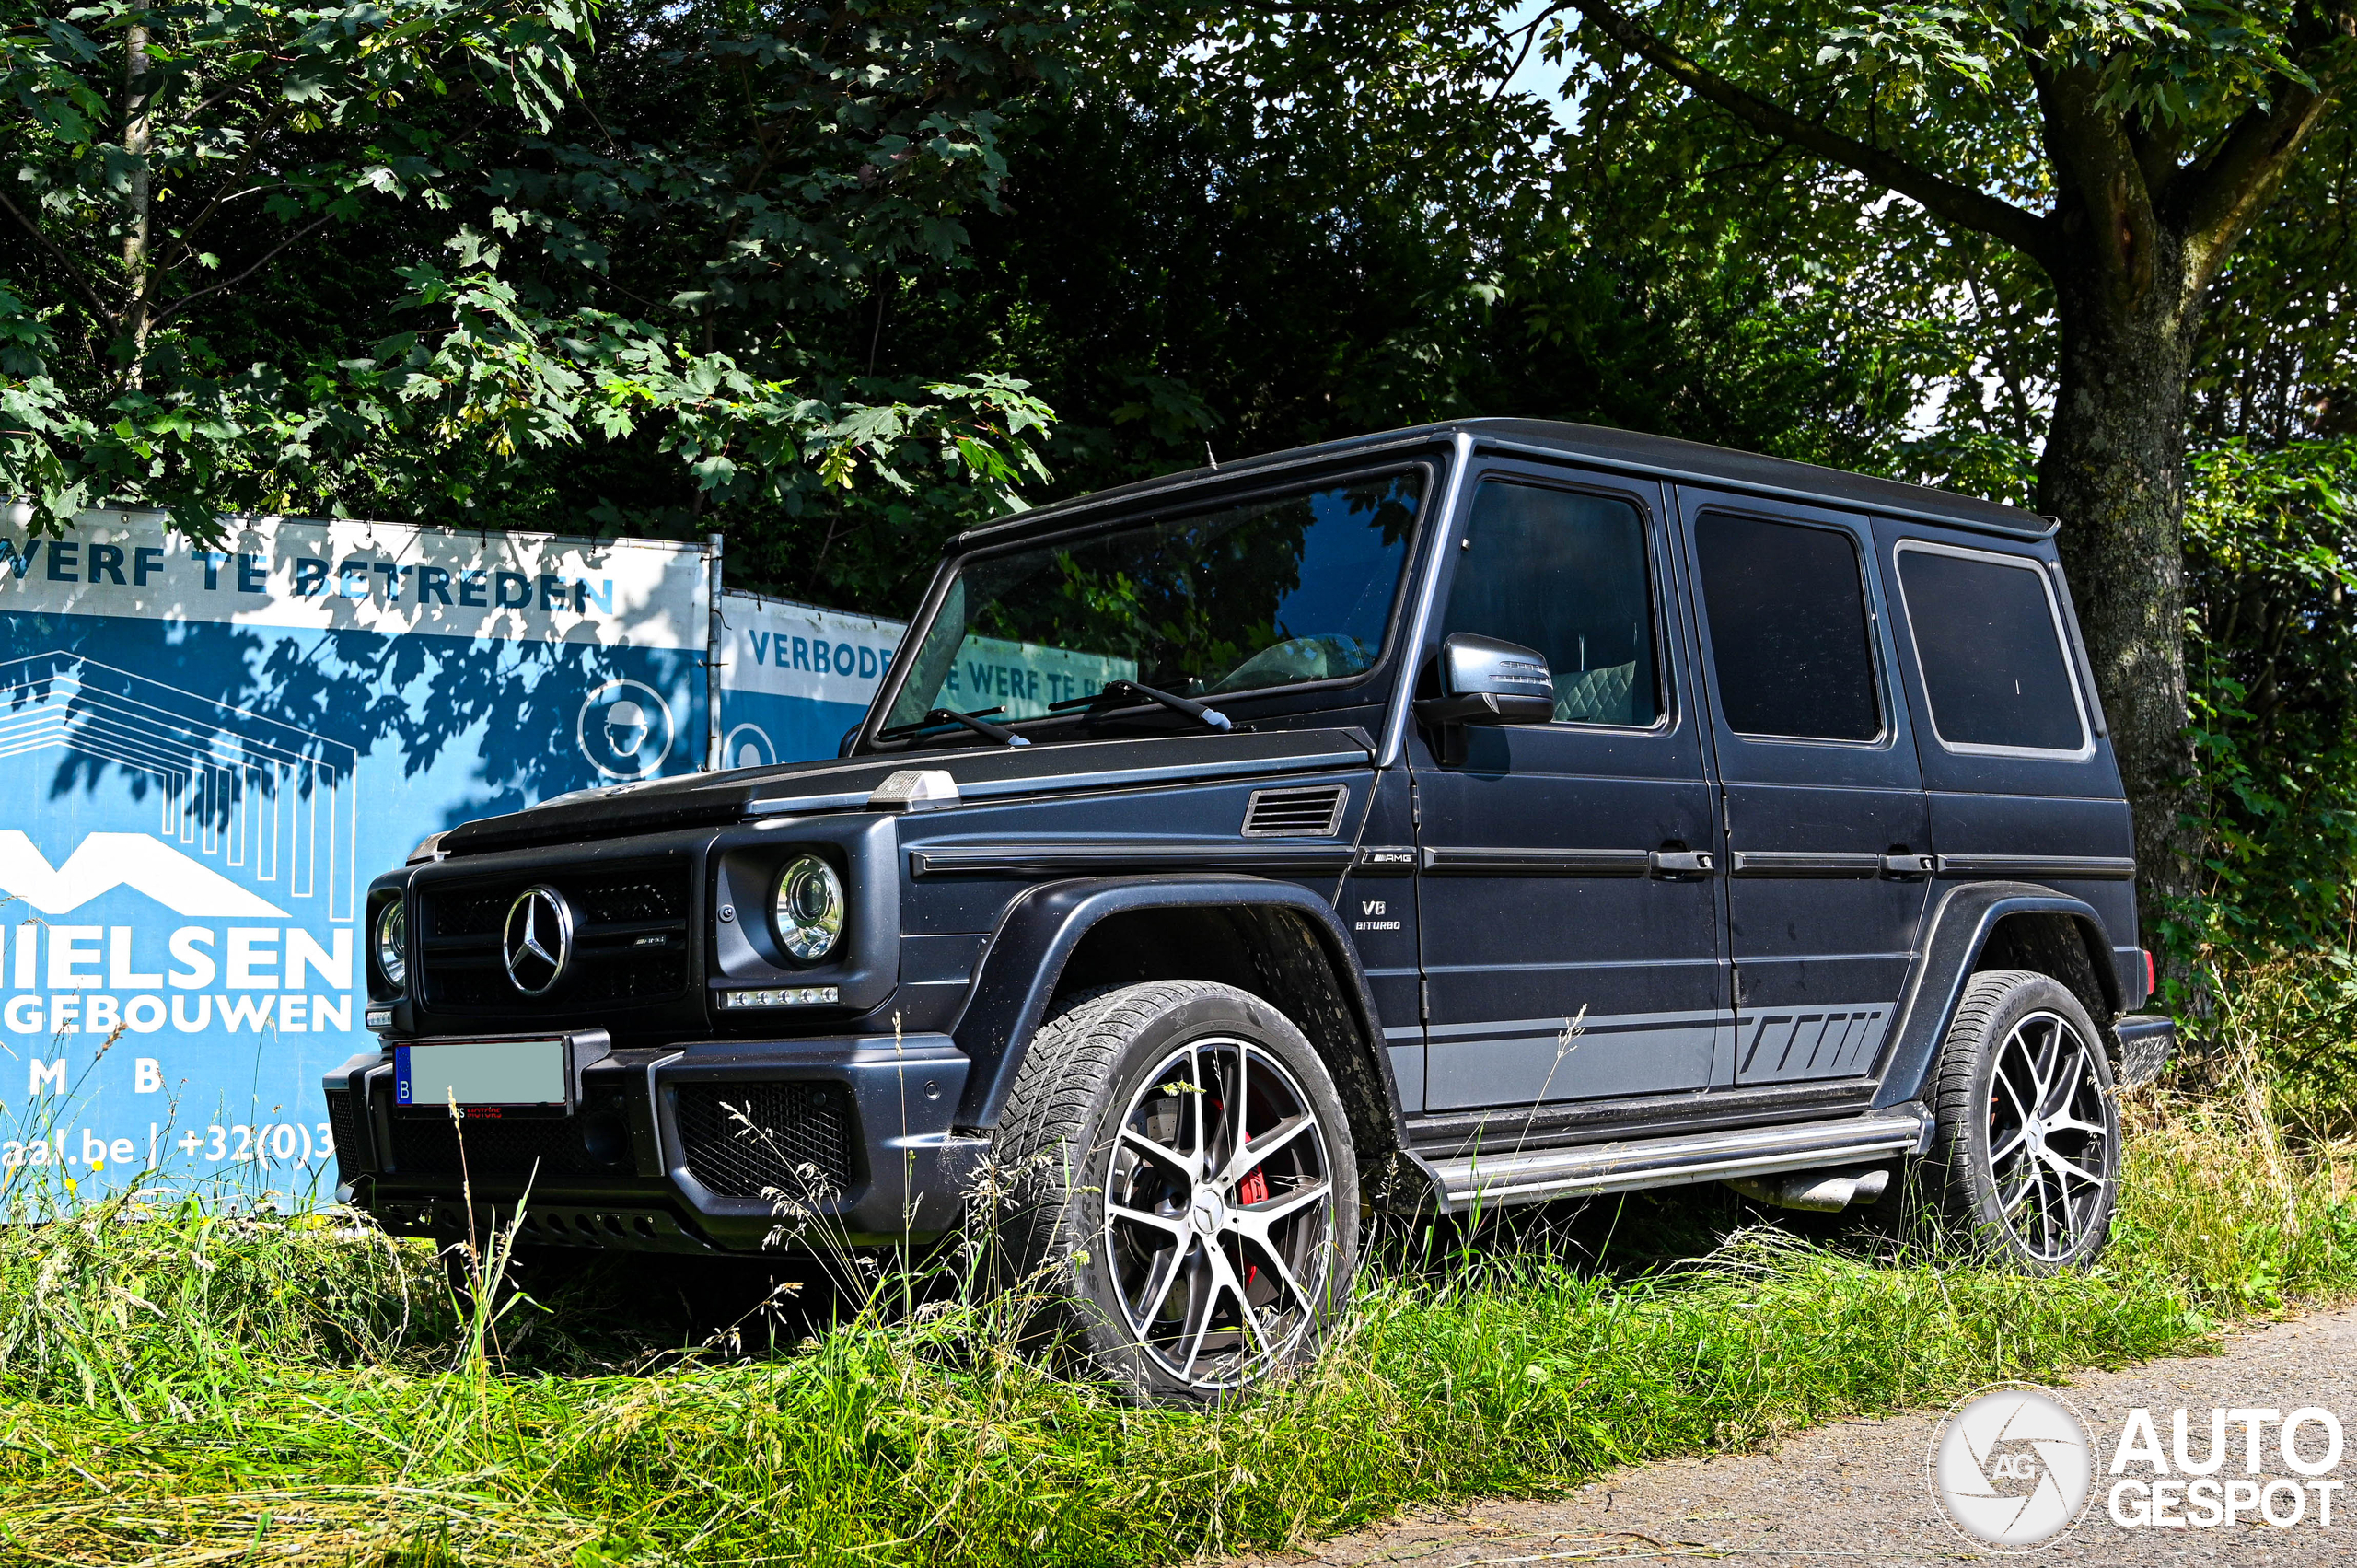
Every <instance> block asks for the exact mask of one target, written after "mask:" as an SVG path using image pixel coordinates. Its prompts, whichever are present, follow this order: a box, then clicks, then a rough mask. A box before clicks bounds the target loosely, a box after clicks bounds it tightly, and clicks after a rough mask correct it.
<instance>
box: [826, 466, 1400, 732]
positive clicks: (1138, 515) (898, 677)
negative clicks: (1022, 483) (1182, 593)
mask: <svg viewBox="0 0 2357 1568" xmlns="http://www.w3.org/2000/svg"><path fill="white" fill-rule="evenodd" d="M1349 456H1350V458H1353V459H1357V460H1356V461H1348V460H1345V461H1344V462H1341V463H1340V464H1338V465H1337V466H1335V467H1333V468H1330V469H1322V468H1316V467H1309V466H1306V465H1305V466H1304V467H1302V468H1294V467H1291V466H1288V467H1286V468H1283V469H1281V470H1276V471H1274V472H1260V473H1256V474H1253V475H1251V476H1250V477H1249V478H1243V477H1242V476H1239V480H1238V481H1237V482H1230V483H1221V482H1217V481H1215V480H1213V479H1210V478H1209V477H1208V476H1207V477H1206V478H1205V479H1203V480H1201V481H1198V482H1193V483H1190V484H1183V485H1179V486H1176V487H1174V488H1173V489H1171V490H1168V491H1167V492H1164V493H1162V494H1158V495H1155V496H1152V497H1140V498H1139V501H1138V502H1137V503H1136V504H1133V505H1130V506H1124V507H1120V508H1119V509H1117V510H1114V511H1111V512H1109V513H1108V514H1107V515H1105V516H1103V517H1091V518H1089V519H1087V520H1086V521H1077V522H1074V523H1073V524H1072V525H1070V526H1069V527H1066V528H1050V529H1048V530H1047V531H1044V532H1040V533H1029V532H1018V533H1016V535H1015V537H1012V538H1009V539H1006V540H991V541H989V542H988V543H986V544H982V545H980V546H979V547H977V548H975V549H972V550H969V551H964V552H959V553H958V554H954V555H950V556H948V557H946V559H945V560H944V561H943V562H942V563H941V566H940V568H939V570H937V571H936V572H935V574H934V579H933V582H932V584H931V585H930V586H929V587H927V588H926V589H925V595H924V602H923V605H921V606H920V607H919V608H918V610H917V613H916V614H915V615H914V616H912V617H911V619H910V621H909V630H908V632H907V633H905V634H904V635H903V636H902V637H901V639H900V647H899V649H898V650H897V651H896V652H895V653H894V654H893V656H892V667H891V668H890V669H889V670H888V671H887V672H886V674H885V678H884V681H883V684H882V685H880V686H878V687H877V691H876V696H875V699H874V701H872V702H871V703H869V704H868V708H867V713H866V714H865V717H863V718H862V719H861V720H860V723H859V727H858V729H857V731H856V732H855V733H854V735H853V740H852V744H851V746H850V747H849V748H848V749H847V751H846V754H847V755H851V756H873V755H895V756H897V755H900V754H901V753H903V752H908V751H913V750H915V749H918V748H919V747H921V746H923V745H925V744H927V743H928V742H929V741H932V740H934V739H935V737H931V736H912V737H910V738H907V739H906V740H888V741H879V740H878V739H877V730H878V729H879V728H881V727H888V726H885V724H884V720H885V715H887V714H889V713H891V712H892V710H893V708H894V707H895V706H897V705H898V703H899V702H900V691H901V688H902V687H903V686H905V685H906V684H907V683H908V680H909V679H910V677H911V675H912V674H913V673H914V671H915V668H916V657H917V652H918V650H919V648H920V647H922V646H923V642H924V639H925V637H926V636H927V635H929V634H930V633H931V632H932V629H933V623H934V621H935V617H936V616H938V615H939V614H940V612H941V607H942V604H943V602H944V601H945V600H946V598H948V595H949V589H950V586H951V585H952V584H953V583H955V582H957V580H958V577H959V576H960V575H963V574H964V573H965V572H966V571H967V570H968V569H969V568H970V567H971V566H973V565H974V564H975V563H979V562H984V561H990V560H993V559H996V558H998V557H1000V556H1004V555H1014V554H1019V553H1022V552H1027V551H1035V550H1040V549H1049V548H1053V547H1055V546H1058V545H1063V544H1071V543H1077V542H1082V541H1085V540H1090V539H1094V538H1097V537H1100V536H1102V535H1106V534H1112V533H1120V532H1123V531H1126V530H1128V529H1132V528H1143V527H1147V526H1150V525H1152V524H1154V523H1155V522H1159V521H1163V520H1166V519H1167V518H1170V517H1185V516H1187V515H1189V514H1190V513H1197V512H1206V511H1213V510H1217V509H1219V508H1221V507H1224V506H1241V505H1249V504H1251V503H1252V502H1255V501H1264V500H1271V499H1274V498H1277V497H1280V496H1285V495H1298V494H1308V493H1312V492H1315V491H1318V490H1324V489H1330V488H1332V487H1334V486H1337V485H1343V484H1351V483H1355V482H1362V481H1365V480H1370V479H1383V478H1390V477H1398V476H1402V475H1407V474H1411V473H1412V474H1415V475H1417V476H1418V477H1419V478H1420V479H1421V481H1422V493H1421V494H1420V495H1419V496H1418V498H1417V503H1416V517H1415V520H1414V521H1413V522H1412V523H1411V525H1410V526H1409V529H1408V537H1407V539H1406V540H1405V541H1404V545H1403V548H1402V551H1401V553H1400V558H1399V581H1398V583H1396V584H1395V585H1394V586H1393V588H1392V593H1391V604H1390V607H1389V608H1388V609H1387V610H1386V611H1385V614H1384V621H1383V647H1382V651H1381V652H1380V653H1378V654H1377V655H1376V660H1375V662H1374V663H1373V664H1371V665H1369V666H1368V667H1367V668H1365V669H1363V670H1361V671H1359V672H1358V673H1357V674H1355V675H1341V676H1328V677H1326V678H1324V679H1317V680H1295V681H1287V682H1285V683H1284V684H1283V685H1277V686H1255V687H1252V688H1249V689H1248V690H1245V691H1223V692H1219V693H1217V694H1216V695H1214V696H1209V697H1206V698H1204V699H1202V700H1203V701H1206V702H1209V703H1212V704H1213V706H1215V707H1218V708H1220V709H1221V710H1222V711H1227V710H1230V709H1232V708H1234V707H1235V706H1236V705H1237V703H1243V702H1247V701H1253V702H1258V701H1260V700H1262V699H1265V698H1270V697H1280V696H1286V697H1297V696H1300V695H1302V694H1304V693H1313V692H1318V691H1340V690H1344V689H1348V688H1353V687H1360V686H1366V685H1369V684H1371V683H1373V682H1376V681H1379V680H1382V679H1387V677H1389V676H1390V675H1392V674H1393V673H1394V672H1395V670H1396V669H1397V668H1398V666H1399V662H1400V659H1401V657H1402V655H1401V652H1400V649H1401V646H1402V643H1403V640H1404V638H1405V637H1406V635H1407V633H1408V631H1409V627H1408V624H1407V622H1408V621H1409V614H1408V611H1409V609H1410V607H1411V604H1412V602H1413V601H1414V599H1415V597H1416V595H1417V593H1418V592H1419V591H1420V589H1421V587H1422V571H1421V570H1420V563H1421V561H1422V552H1423V549H1424V547H1425V544H1426V541H1427V540H1429V539H1430V537H1431V534H1432V527H1433V517H1434V513H1435V512H1437V511H1438V510H1439V509H1440V508H1441V506H1442V505H1443V502H1444V500H1445V497H1444V495H1443V494H1442V481H1443V475H1442V472H1441V465H1440V463H1439V462H1438V461H1437V460H1436V459H1435V458H1434V456H1432V455H1419V456H1411V457H1403V456H1400V455H1387V457H1386V459H1379V460H1373V461H1370V460H1369V459H1371V458H1372V457H1373V454H1371V453H1364V452H1359V453H1352V454H1350V455H1349ZM1010 520H1013V519H1010ZM1141 706H1142V707H1152V706H1153V704H1151V703H1142V704H1141ZM1116 711H1120V712H1128V711H1130V709H1129V706H1128V705H1127V704H1125V705H1124V706H1123V708H1121V709H1120V710H1116ZM1155 712H1157V713H1163V714H1165V716H1167V717H1169V718H1171V719H1172V720H1174V721H1176V722H1179V723H1183V721H1179V716H1178V715H1177V714H1168V713H1167V710H1162V709H1155ZM997 722H999V723H1001V724H1004V725H1005V726H1007V727H1009V728H1010V729H1014V730H1016V731H1019V732H1020V733H1022V734H1024V735H1026V736H1028V737H1029V738H1033V739H1035V740H1040V739H1046V738H1049V737H1046V736H1041V735H1039V733H1038V732H1039V729H1041V728H1046V729H1049V730H1051V731H1055V732H1059V733H1056V734H1054V736H1053V738H1055V739H1057V740H1062V739H1063V738H1065V737H1064V735H1063V734H1062V733H1061V732H1062V731H1065V730H1071V731H1074V732H1082V730H1083V720H1082V715H1081V714H1080V713H1078V712H1074V713H1066V714H1043V715H1040V716H1038V717H1034V718H1024V719H1006V718H1001V719H1000V720H998V721H997ZM1197 727H1200V726H1197ZM1074 738H1081V736H1080V734H1079V733H1075V735H1074Z"/></svg>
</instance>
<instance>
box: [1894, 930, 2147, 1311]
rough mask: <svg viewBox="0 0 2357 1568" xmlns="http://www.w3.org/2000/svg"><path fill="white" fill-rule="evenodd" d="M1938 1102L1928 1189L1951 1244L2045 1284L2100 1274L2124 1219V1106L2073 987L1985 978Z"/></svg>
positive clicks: (1954, 1028) (1965, 1011)
mask: <svg viewBox="0 0 2357 1568" xmlns="http://www.w3.org/2000/svg"><path fill="white" fill-rule="evenodd" d="M1932 1102H1933V1112H1934V1115H1935V1117H1936V1126H1935V1127H1934V1129H1933V1138H1932V1148H1931V1152H1930V1153H1929V1154H1927V1155H1926V1156H1924V1157H1923V1160H1922V1167H1921V1169H1920V1170H1919V1171H1918V1172H1917V1173H1916V1181H1915V1183H1914V1185H1915V1187H1916V1189H1917V1191H1918V1193H1919V1194H1920V1199H1919V1202H1920V1203H1921V1205H1922V1208H1923V1209H1925V1210H1926V1211H1928V1212H1929V1213H1930V1214H1931V1215H1932V1216H1933V1217H1935V1218H1936V1219H1937V1220H1938V1221H1939V1222H1940V1225H1941V1228H1942V1229H1943V1230H1945V1232H1946V1233H1947V1234H1948V1235H1949V1236H1950V1237H1953V1238H1954V1239H1956V1240H1957V1241H1960V1242H1961V1243H1963V1244H1964V1245H1965V1246H1966V1247H1967V1248H1968V1249H1971V1250H1972V1251H1973V1252H1975V1253H1977V1254H1978V1255H1980V1256H1981V1257H1983V1258H1986V1259H1989V1260H1992V1261H2001V1262H2009V1263H2012V1264H2013V1265H2014V1266H2015V1267H2018V1268H2020V1269H2023V1270H2025V1271H2027V1272H2032V1273H2053V1272H2057V1271H2060V1270H2063V1269H2071V1268H2076V1267H2079V1266H2080V1265H2083V1264H2085V1263H2088V1262H2091V1261H2093V1260H2094V1259H2095V1258H2096V1255H2097V1254H2098V1253H2100V1252H2101V1251H2102V1250H2103V1249H2104V1246H2105V1244H2106V1243H2107V1241H2108V1240H2109V1239H2110V1237H2111V1221H2112V1215H2113V1214H2114V1212H2115V1211H2116V1210H2117V1208H2118V1205H2119V1100H2118V1098H2117V1097H2116V1096H2115V1095H2114V1093H2113V1090H2112V1078H2111V1064H2110V1063H2109V1062H2108V1061H2107V1059H2106V1056H2105V1052H2104V1048H2103V1037H2102V1035H2101V1034H2100V1033H2099V1032H2098V1031H2097V1030H2096V1026H2095V1022H2094V1020H2092V1019H2091V1018H2089V1017H2088V1016H2087V1011H2086V1008H2085V1007H2084V1006H2083V1005H2081V1004H2080V1002H2079V999H2078V997H2077V996H2076V995H2074V994H2073V993H2072V992H2071V990H2070V988H2069V987H2067V986H2065V985H2063V984H2062V983H2061V981H2057V980H2055V979H2053V978H2052V977H2050V976H2048V975H2043V974H2038V973H2035V972H2033V971H2030V970H1994V971H1991V972H1990V973H1986V974H1979V975H1975V976H1973V978H1972V981H1971V982H1970V983H1969V984H1968V985H1967V986H1966V987H1965V992H1964V998H1963V1000H1962V1001H1961V1002H1960V1003H1958V1004H1957V1006H1956V1019H1955V1021H1954V1022H1953V1023H1951V1024H1950V1025H1949V1026H1948V1032H1947V1038H1946V1039H1945V1040H1943V1041H1942V1042H1941V1046H1940V1057H1939V1065H1938V1068H1937V1070H1936V1074H1935V1076H1934V1077H1933V1086H1932ZM1896 1185H1897V1184H1894V1186H1896Z"/></svg>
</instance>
